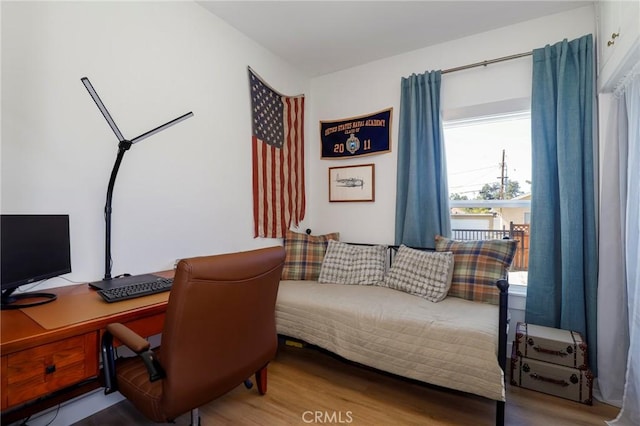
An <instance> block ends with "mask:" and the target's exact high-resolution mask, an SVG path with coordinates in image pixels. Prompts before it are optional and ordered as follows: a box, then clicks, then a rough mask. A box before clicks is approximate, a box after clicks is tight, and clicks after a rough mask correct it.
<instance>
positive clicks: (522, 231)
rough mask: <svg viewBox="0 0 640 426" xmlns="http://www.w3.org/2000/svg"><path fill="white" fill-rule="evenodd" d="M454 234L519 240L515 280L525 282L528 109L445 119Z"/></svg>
mask: <svg viewBox="0 0 640 426" xmlns="http://www.w3.org/2000/svg"><path fill="white" fill-rule="evenodd" d="M444 137H445V147H446V148H445V149H446V156H447V173H448V183H449V198H450V200H451V228H452V237H453V238H455V239H460V240H470V239H488V238H504V237H510V238H513V239H517V240H518V241H519V244H518V251H517V253H516V258H515V259H514V262H513V264H512V268H511V269H512V271H511V272H510V275H509V282H510V284H519V285H526V283H527V269H528V256H529V252H528V240H529V218H530V214H531V213H530V212H531V208H530V200H531V116H530V113H529V112H525V113H514V114H504V115H499V116H491V117H480V118H473V119H465V120H456V121H448V122H445V123H444Z"/></svg>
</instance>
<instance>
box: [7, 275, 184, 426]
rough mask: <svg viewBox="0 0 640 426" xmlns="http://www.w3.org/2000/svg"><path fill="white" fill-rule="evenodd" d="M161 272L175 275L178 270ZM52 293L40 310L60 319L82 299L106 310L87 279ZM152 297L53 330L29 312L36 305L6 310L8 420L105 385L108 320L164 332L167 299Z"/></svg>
mask: <svg viewBox="0 0 640 426" xmlns="http://www.w3.org/2000/svg"><path fill="white" fill-rule="evenodd" d="M157 275H162V276H166V277H171V276H173V271H165V272H160V273H157ZM47 292H51V293H55V294H57V295H58V300H56V301H54V302H51V303H49V304H47V305H42V306H40V307H39V308H40V309H41V310H40V313H43V311H42V309H47V310H50V314H51V315H55V319H56V320H57V321H59V320H60V316H61V315H63V316H64V315H67V314H68V312H67V311H68V310H61V309H60V306H61V305H63V304H64V305H65V306H70V305H73V304H74V303H75V302H76V301H77V302H78V303H80V302H81V303H82V304H83V305H82V306H83V309H85V310H86V309H91V306H92V305H91V304H94V305H93V307H94V308H96V309H95V310H96V311H102V313H103V314H104V309H105V303H106V302H103V301H102V300H101V299H100V297H99V296H98V295H97V294H95V290H93V289H91V288H90V287H89V286H88V285H87V284H79V285H73V286H66V287H59V288H54V289H47ZM94 295H95V296H96V297H93V296H94ZM152 297H153V296H148V297H140V298H137V299H133V300H135V301H136V302H135V303H134V304H133V305H134V306H133V307H132V306H129V305H128V310H126V311H123V312H116V313H108V314H107V315H101V316H99V317H96V318H88V319H85V320H82V321H81V322H74V323H71V324H68V325H65V326H62V327H57V328H53V329H47V328H45V327H43V326H42V325H41V324H40V323H38V322H37V321H35V320H33V319H32V318H31V317H30V316H29V315H28V314H27V313H28V312H29V311H28V310H27V309H34V308H26V309H17V310H6V311H1V327H2V329H1V333H2V334H1V335H0V355H1V361H2V364H1V370H0V385H1V388H0V399H1V405H2V423H5V421H13V420H12V418H14V417H15V419H16V420H17V419H19V418H22V417H26V416H28V415H29V414H32V413H35V412H38V411H41V410H42V409H44V408H48V407H50V406H53V405H55V404H58V403H60V402H62V401H65V400H67V399H70V398H72V397H75V396H77V395H79V394H82V393H84V392H87V391H89V390H92V389H95V388H97V387H99V386H100V381H99V377H100V338H101V336H102V333H103V330H104V328H105V327H106V325H107V324H109V323H112V322H120V323H123V324H126V325H127V326H128V327H129V328H131V329H132V330H134V331H136V332H137V333H138V334H140V335H141V336H147V337H148V336H152V335H155V334H158V333H160V332H161V331H162V327H163V324H164V316H165V311H166V307H167V302H166V301H163V302H160V303H158V302H157V299H153V304H151V305H150V304H149V303H150V302H149V300H150V298H152ZM128 302H129V303H131V300H130V301H128ZM118 303H124V302H116V303H114V304H110V305H108V306H113V307H114V310H117V307H118V306H117V305H118ZM98 304H101V305H98ZM98 308H99V309H98ZM129 308H130V309H129ZM65 312H67V313H65ZM90 312H91V311H90ZM47 313H48V312H47ZM68 315H70V314H68Z"/></svg>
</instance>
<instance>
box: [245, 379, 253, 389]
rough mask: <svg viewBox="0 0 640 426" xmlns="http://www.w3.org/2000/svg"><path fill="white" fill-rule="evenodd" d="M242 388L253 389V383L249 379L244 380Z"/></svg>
mask: <svg viewBox="0 0 640 426" xmlns="http://www.w3.org/2000/svg"><path fill="white" fill-rule="evenodd" d="M244 387H245V388H247V389H251V388H252V387H253V382H252V381H251V380H250V379H247V380H245V381H244Z"/></svg>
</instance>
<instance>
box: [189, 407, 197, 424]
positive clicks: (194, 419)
mask: <svg viewBox="0 0 640 426" xmlns="http://www.w3.org/2000/svg"><path fill="white" fill-rule="evenodd" d="M189 426H200V411H199V410H198V409H197V408H194V409H193V410H191V423H190V425H189Z"/></svg>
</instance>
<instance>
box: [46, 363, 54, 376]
mask: <svg viewBox="0 0 640 426" xmlns="http://www.w3.org/2000/svg"><path fill="white" fill-rule="evenodd" d="M55 372H56V365H55V364H53V365H47V366H46V367H45V368H44V374H51V373H55Z"/></svg>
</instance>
